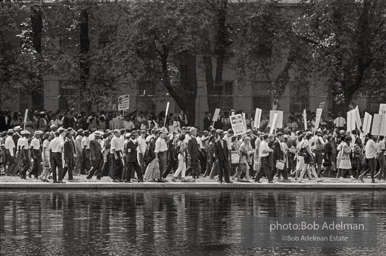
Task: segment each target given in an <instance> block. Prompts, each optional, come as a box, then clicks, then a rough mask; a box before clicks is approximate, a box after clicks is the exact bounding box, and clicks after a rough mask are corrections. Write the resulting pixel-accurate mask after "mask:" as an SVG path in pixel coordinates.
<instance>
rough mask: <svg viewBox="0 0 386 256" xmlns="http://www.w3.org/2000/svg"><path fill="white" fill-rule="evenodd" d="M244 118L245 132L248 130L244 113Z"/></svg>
mask: <svg viewBox="0 0 386 256" xmlns="http://www.w3.org/2000/svg"><path fill="white" fill-rule="evenodd" d="M242 117H243V122H244V126H245V130H247V120H246V119H245V113H244V112H243V113H242Z"/></svg>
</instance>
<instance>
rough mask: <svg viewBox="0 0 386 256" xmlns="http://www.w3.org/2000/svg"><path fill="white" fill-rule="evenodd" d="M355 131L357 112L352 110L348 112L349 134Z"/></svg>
mask: <svg viewBox="0 0 386 256" xmlns="http://www.w3.org/2000/svg"><path fill="white" fill-rule="evenodd" d="M352 130H355V112H354V110H350V111H349V112H347V132H351V131H352Z"/></svg>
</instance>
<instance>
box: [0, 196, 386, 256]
mask: <svg viewBox="0 0 386 256" xmlns="http://www.w3.org/2000/svg"><path fill="white" fill-rule="evenodd" d="M0 210H1V215H0V218H1V219H0V230H1V233H0V234H1V247H2V249H1V252H2V253H5V255H7V252H12V253H15V254H16V252H17V253H19V254H26V255H27V254H28V255H33V254H37V253H38V254H47V255H51V254H55V255H70V254H74V253H75V254H74V255H78V254H79V252H81V254H82V253H86V254H88V255H107V254H109V253H111V252H115V253H117V254H126V253H134V254H136V255H160V254H161V255H162V254H163V255H167V254H169V255H170V254H178V253H181V252H184V254H185V255H189V254H190V255H196V253H198V252H199V251H201V252H203V251H208V250H213V252H216V253H217V252H218V255H221V254H223V253H222V252H227V253H230V254H235V253H236V251H235V250H238V251H237V253H236V254H238V253H241V252H240V251H239V250H244V249H242V248H240V245H239V243H240V239H241V234H240V226H241V220H242V218H243V217H245V216H256V217H259V216H261V217H279V216H283V217H298V216H314V217H316V216H330V217H334V216H353V217H366V216H375V217H379V219H380V225H381V226H380V227H378V235H379V236H382V238H385V234H384V233H383V232H385V229H386V227H385V221H384V220H385V219H386V217H385V213H386V193H383V192H374V191H361V192H351V191H348V192H342V191H329V192H326V191H306V192H300V191H285V190H280V191H246V190H240V191H220V190H206V191H176V190H170V191H132V190H130V191H112V192H111V191H109V192H95V191H76V190H75V191H63V192H61V191H54V192H47V191H45V190H44V191H40V192H0ZM382 220H383V221H382ZM382 244H383V243H381V245H380V246H384V245H382ZM257 246H258V245H257ZM376 250H378V249H376ZM383 250H385V248H383ZM244 252H245V251H244ZM321 252H323V250H322V251H321ZM374 253H376V251H375V252H374ZM327 254H331V251H328V253H327ZM369 254H371V251H370V253H369ZM305 255H306V254H305ZM374 255H376V254H374Z"/></svg>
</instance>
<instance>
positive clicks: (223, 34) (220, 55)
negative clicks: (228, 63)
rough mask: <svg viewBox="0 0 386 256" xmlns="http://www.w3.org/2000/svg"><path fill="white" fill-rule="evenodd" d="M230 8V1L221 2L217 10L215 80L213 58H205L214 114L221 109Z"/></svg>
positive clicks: (211, 110) (210, 99) (207, 81)
mask: <svg viewBox="0 0 386 256" xmlns="http://www.w3.org/2000/svg"><path fill="white" fill-rule="evenodd" d="M227 8H228V0H220V1H219V3H218V9H217V26H218V27H217V35H216V41H215V55H216V57H217V58H216V75H215V79H213V74H212V71H213V65H212V57H211V56H204V57H203V61H204V66H205V77H206V85H207V99H208V108H209V112H211V113H214V110H215V109H216V108H219V107H221V102H222V91H223V80H222V76H223V71H224V58H225V54H226V52H227V48H228V46H229V44H228V36H227V28H226V14H227V11H228V10H227Z"/></svg>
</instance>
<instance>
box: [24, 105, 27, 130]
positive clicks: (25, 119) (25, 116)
mask: <svg viewBox="0 0 386 256" xmlns="http://www.w3.org/2000/svg"><path fill="white" fill-rule="evenodd" d="M27 118H28V108H27V109H26V110H25V114H24V130H25V125H26V123H27Z"/></svg>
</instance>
